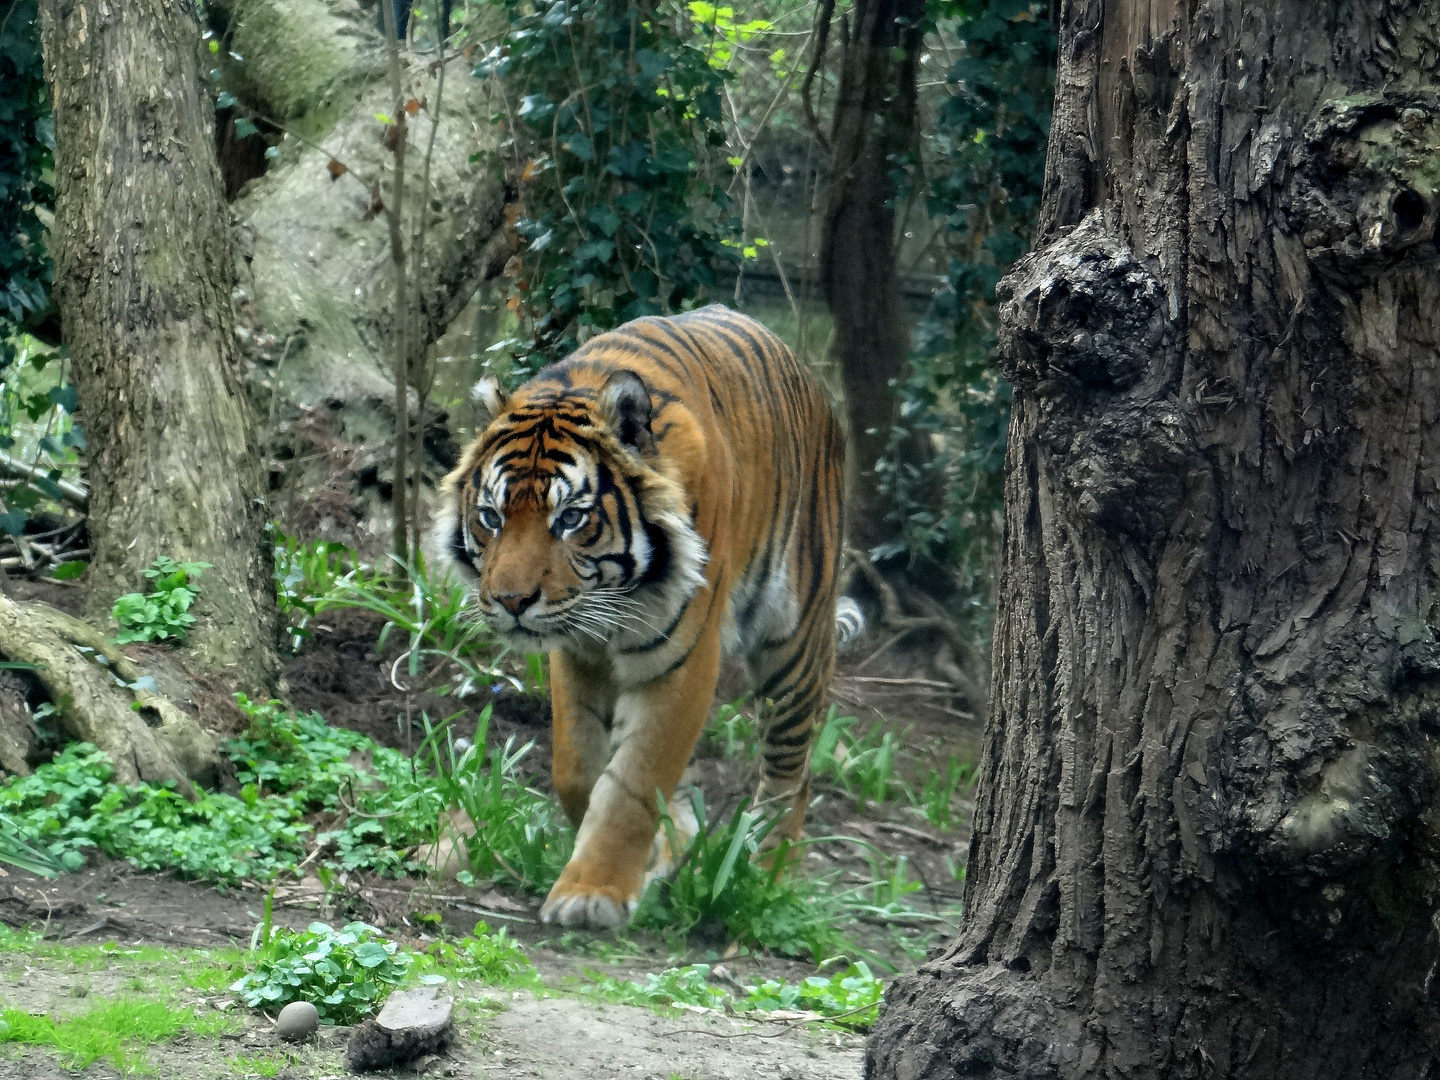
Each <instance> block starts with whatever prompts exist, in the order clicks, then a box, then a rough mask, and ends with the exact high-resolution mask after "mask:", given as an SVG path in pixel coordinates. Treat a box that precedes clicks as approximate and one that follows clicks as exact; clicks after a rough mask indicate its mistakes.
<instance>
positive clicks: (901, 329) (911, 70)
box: [820, 0, 925, 548]
mask: <svg viewBox="0 0 1440 1080" xmlns="http://www.w3.org/2000/svg"><path fill="white" fill-rule="evenodd" d="M831 10H833V5H831ZM924 16H925V3H924V0H855V3H854V4H853V6H852V8H851V10H850V13H849V15H848V17H847V18H845V19H844V20H842V41H841V49H842V54H841V71H840V89H839V95H838V97H837V100H836V103H835V114H834V121H833V125H832V131H831V137H830V141H831V147H830V156H831V165H830V192H829V196H828V199H827V202H826V206H825V216H824V221H823V224H822V227H821V236H820V272H821V282H822V286H823V288H824V293H825V302H826V304H827V305H828V306H829V308H830V315H831V318H832V319H833V321H834V324H835V338H834V342H833V344H832V346H831V353H832V355H833V356H834V357H835V360H836V362H837V363H838V364H839V366H840V372H841V376H842V378H843V380H844V385H845V402H846V412H847V415H848V418H849V427H850V442H851V446H852V447H853V453H852V455H851V461H852V462H853V463H854V467H853V470H852V476H851V482H850V489H851V490H850V492H849V493H848V494H847V496H846V500H847V501H846V506H847V509H848V519H849V520H848V523H847V528H846V534H847V536H848V537H849V539H850V541H851V542H852V543H855V544H857V545H858V546H860V547H863V548H870V547H873V546H874V545H876V544H878V543H879V542H881V541H882V540H884V539H886V538H888V537H889V536H892V535H894V533H895V531H896V530H895V527H894V525H893V523H890V522H887V520H886V518H887V512H888V511H890V510H891V509H892V508H891V507H890V506H889V504H888V503H887V501H886V499H885V498H884V496H883V495H882V494H881V492H880V491H879V488H878V486H877V482H876V477H875V475H874V470H875V465H876V463H877V462H879V461H880V460H881V459H882V458H883V457H885V456H886V454H887V452H888V451H889V448H890V439H891V430H892V428H893V427H894V425H895V421H896V419H897V417H898V415H899V399H898V398H897V397H896V395H895V393H894V390H893V384H894V383H895V382H896V381H898V380H899V379H900V377H901V376H902V375H903V373H904V370H905V355H906V352H907V351H908V349H909V345H910V334H909V330H908V328H907V327H906V325H905V309H904V304H903V302H902V301H901V298H900V283H899V278H898V272H897V268H896V265H895V255H896V242H895V240H896V238H895V199H896V195H897V192H898V185H897V184H896V182H895V174H896V172H897V171H899V170H900V169H902V168H903V167H904V161H903V159H904V158H905V156H906V155H908V154H911V153H913V152H914V150H915V148H916V122H917V119H918V117H917V112H916V76H917V72H918V70H919V62H920V46H921V40H922V37H923V30H924V25H923V20H924ZM825 17H828V16H825ZM912 442H913V441H912ZM915 450H916V447H915V446H914V445H907V446H906V447H904V448H902V451H901V458H902V460H906V461H909V462H910V463H912V464H913V463H914V459H915V458H916V457H917V456H918V455H917V454H916V453H915Z"/></svg>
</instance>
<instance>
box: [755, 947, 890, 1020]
mask: <svg viewBox="0 0 1440 1080" xmlns="http://www.w3.org/2000/svg"><path fill="white" fill-rule="evenodd" d="M884 994H885V984H884V982H882V981H881V980H880V979H877V978H876V977H875V975H874V974H873V973H872V972H871V971H870V968H869V967H867V966H866V964H865V962H864V961H863V960H862V961H857V962H855V963H853V964H850V965H847V966H846V967H845V968H844V969H843V970H841V971H837V972H835V973H834V974H833V975H829V976H826V975H811V976H810V977H809V978H808V979H805V980H803V981H802V982H800V983H798V984H795V983H782V982H778V981H776V980H774V979H767V980H766V981H764V982H762V983H761V984H760V985H759V986H752V987H750V988H749V993H748V994H747V995H746V996H745V997H744V998H742V999H741V1000H740V1001H738V1002H736V1004H735V1009H736V1011H737V1012H746V1011H752V1010H753V1011H760V1012H774V1011H776V1010H781V1009H784V1010H792V1009H794V1010H804V1011H806V1012H815V1013H819V1014H820V1015H821V1016H822V1017H825V1018H826V1019H828V1020H830V1021H831V1022H832V1023H835V1024H838V1025H840V1026H842V1027H849V1028H855V1029H856V1030H859V1031H868V1030H869V1029H870V1027H871V1025H873V1024H874V1023H875V1020H876V1017H877V1016H878V1015H879V1011H880V999H881V997H883V996H884Z"/></svg>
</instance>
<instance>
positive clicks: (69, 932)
mask: <svg viewBox="0 0 1440 1080" xmlns="http://www.w3.org/2000/svg"><path fill="white" fill-rule="evenodd" d="M277 895H278V894H277ZM483 895H484V894H482V897H483ZM264 899H265V897H264V894H263V893H262V892H261V891H260V890H257V889H243V888H242V889H231V890H228V891H225V892H219V891H217V890H215V889H207V888H205V887H203V886H200V885H193V884H187V883H184V882H180V881H176V880H174V879H173V878H170V877H166V876H160V875H153V874H140V873H137V872H135V871H133V870H132V869H131V868H130V867H129V866H128V865H126V864H123V863H107V864H104V865H101V866H97V867H92V868H90V869H87V870H84V871H82V872H80V873H77V874H71V875H67V876H65V877H63V878H60V879H58V880H56V881H53V882H46V881H43V880H41V879H37V878H34V877H33V876H31V875H29V874H25V873H23V872H18V871H10V872H8V873H7V876H6V877H5V878H4V879H0V920H3V921H5V922H7V923H10V924H12V925H26V926H30V927H33V928H36V929H39V930H41V931H42V932H43V935H44V937H45V939H46V940H48V941H53V942H56V943H59V944H63V945H84V944H89V945H101V944H104V943H107V942H108V943H112V944H113V946H115V948H114V951H113V952H107V953H106V954H105V956H104V958H103V959H102V960H101V961H99V962H98V963H96V962H85V963H77V962H75V961H74V960H67V959H65V958H64V957H63V956H60V957H52V956H49V955H36V956H29V955H16V954H11V955H9V956H5V957H3V958H0V1004H3V1005H4V1006H7V1007H12V1008H21V1009H24V1010H25V1011H27V1012H32V1013H46V1014H48V1015H51V1016H56V1017H64V1016H67V1015H74V1014H76V1013H78V1012H80V1011H81V1010H83V1009H84V1008H85V1007H87V1006H88V1005H89V1004H91V1003H92V1002H93V1001H95V1000H99V999H109V998H114V997H116V996H118V995H120V994H122V993H125V994H137V993H139V994H145V993H151V994H154V993H167V994H169V995H171V998H172V1000H175V1001H176V1002H177V1004H180V1005H193V1006H196V1007H197V1008H198V1009H200V1010H202V1011H203V1010H205V1009H216V1008H221V1009H225V1010H226V1011H227V1015H230V1016H233V1018H234V1026H235V1030H234V1031H233V1032H231V1033H227V1034H223V1035H221V1036H219V1037H218V1038H200V1037H189V1038H182V1039H180V1040H177V1041H175V1042H173V1043H167V1044H162V1045H158V1046H155V1047H152V1048H151V1049H150V1050H149V1051H148V1052H147V1054H146V1057H147V1058H148V1067H149V1068H150V1069H152V1070H153V1075H155V1076H158V1077H161V1078H162V1080H211V1078H216V1080H218V1078H222V1077H224V1078H232V1077H245V1076H261V1075H274V1076H280V1077H286V1078H289V1080H321V1078H329V1077H335V1078H338V1077H339V1076H341V1075H344V1074H345V1071H344V1064H343V1059H344V1048H345V1044H346V1041H347V1039H348V1036H349V1029H347V1028H341V1027H336V1028H323V1029H322V1030H321V1032H320V1034H319V1035H318V1036H317V1038H316V1039H315V1040H314V1041H312V1042H310V1043H307V1044H304V1045H301V1046H298V1047H294V1046H291V1045H289V1044H286V1043H282V1042H281V1041H280V1040H278V1039H277V1038H276V1037H275V1035H274V1034H273V1033H272V1031H271V1030H270V1022H269V1020H268V1019H267V1018H266V1017H264V1016H263V1015H260V1014H254V1013H249V1012H247V1011H246V1010H244V1009H243V1008H240V1007H238V1006H236V1004H235V1002H234V999H233V996H232V995H230V994H228V993H227V992H225V991H224V990H223V989H221V990H219V991H214V992H211V993H210V994H208V995H207V994H203V993H201V992H199V991H195V990H193V989H188V988H186V987H184V986H183V985H181V984H179V983H177V982H176V980H175V979H174V978H173V976H174V972H173V970H171V971H167V970H165V968H164V967H161V968H159V969H157V968H156V966H155V964H154V963H153V962H151V963H149V964H147V963H146V962H145V961H144V960H139V961H130V960H129V959H128V955H127V953H128V951H129V950H133V949H136V948H138V947H140V946H150V945H161V946H165V947H167V948H175V947H178V950H177V952H176V953H175V955H178V957H179V958H180V960H181V963H182V964H183V963H185V962H186V957H189V958H191V959H192V960H193V962H194V963H196V964H200V963H203V962H204V960H205V957H206V955H207V954H206V953H205V952H202V951H200V950H202V949H205V950H209V949H216V948H222V947H227V946H229V947H233V946H241V947H243V946H244V945H245V944H247V943H248V941H249V938H250V934H251V930H252V928H253V927H254V925H255V923H256V922H257V921H258V919H259V918H260V912H261V910H262V909H263V905H264ZM497 901H498V902H499V903H501V904H506V905H507V906H508V902H507V901H504V900H503V899H502V898H499V897H495V896H491V897H490V900H489V902H491V903H496V902H497ZM322 914H325V913H324V912H322V911H321V910H320V908H319V905H318V902H317V901H316V900H314V899H313V898H312V899H310V900H305V899H298V898H296V897H295V896H291V897H289V898H285V899H280V900H279V902H278V903H277V906H276V908H275V911H274V918H275V921H276V922H277V923H279V924H281V925H286V926H292V927H295V928H297V929H298V928H301V927H303V926H304V925H305V924H306V923H307V922H309V921H310V920H311V919H313V918H315V917H316V916H317V915H322ZM500 914H502V915H504V914H508V913H505V912H501V913H500ZM494 917H495V916H494V914H493V913H492V914H491V918H492V919H493V918H494ZM511 917H512V918H513V917H514V916H513V914H512V915H511ZM509 925H512V926H515V925H518V924H515V923H511V924H509ZM399 929H400V932H399V933H397V934H396V936H397V937H398V938H399V939H400V940H401V941H402V942H403V943H405V944H407V945H412V946H423V945H424V944H425V943H426V940H428V939H426V938H422V937H420V936H418V935H417V936H407V935H406V934H405V933H404V931H403V927H401V928H399ZM392 932H393V930H392ZM522 936H523V937H525V938H531V937H533V935H531V934H525V935H522ZM596 940H599V939H596ZM528 951H530V953H531V956H532V958H533V959H534V960H535V961H536V962H537V966H538V967H539V968H540V970H541V972H542V974H543V975H544V976H545V979H546V982H547V984H549V985H551V986H555V987H560V988H562V989H563V987H564V986H565V984H566V983H567V982H569V983H573V982H574V981H575V972H576V971H577V969H578V968H577V965H578V964H580V963H582V962H583V963H584V966H585V967H586V968H590V969H594V970H599V969H604V970H606V971H609V972H616V973H623V972H626V971H630V970H632V969H633V970H634V971H635V972H636V973H638V972H639V971H640V970H642V969H645V970H653V969H654V968H655V967H656V966H657V962H658V961H659V959H660V958H650V959H649V960H648V961H647V959H646V958H643V957H640V956H629V957H626V956H619V957H617V958H614V959H612V960H611V961H609V962H607V961H604V960H599V959H596V958H594V957H590V958H589V959H584V950H583V949H582V950H580V951H579V952H568V951H564V950H561V949H558V948H554V947H546V946H544V945H542V946H540V947H538V948H534V947H532V948H531V949H530V950H528ZM731 965H732V967H740V966H741V965H739V964H736V962H735V961H733V960H732V961H731ZM764 966H765V972H766V974H767V975H777V976H783V975H786V974H789V975H790V976H791V977H796V976H797V973H798V975H800V976H803V974H805V973H808V968H806V967H805V966H804V965H787V964H785V963H784V962H778V963H777V962H775V961H773V960H771V961H767V962H765V964H764ZM792 966H793V968H794V969H795V970H794V971H787V968H790V967H792ZM453 992H454V994H455V997H456V1001H457V1015H458V1025H457V1029H458V1037H457V1039H456V1041H455V1043H454V1044H453V1045H452V1046H451V1047H450V1049H449V1050H448V1051H447V1052H446V1053H445V1054H444V1055H440V1056H438V1057H436V1058H435V1059H434V1060H429V1061H425V1062H422V1064H423V1066H424V1069H425V1071H426V1072H428V1073H429V1074H431V1075H436V1076H451V1077H459V1078H478V1077H482V1076H516V1077H535V1078H542V1080H612V1078H613V1080H620V1078H625V1080H650V1078H654V1080H674V1078H676V1077H680V1078H683V1080H748V1078H751V1077H753V1078H756V1080H761V1078H763V1080H839V1078H844V1077H858V1076H859V1075H860V1058H861V1048H862V1046H863V1040H862V1039H861V1038H860V1037H859V1036H856V1035H850V1034H842V1033H837V1032H833V1031H816V1030H815V1029H814V1028H813V1027H810V1026H807V1025H803V1024H800V1025H797V1024H795V1023H794V1022H793V1021H791V1022H783V1021H782V1022H774V1023H764V1022H760V1023H755V1022H750V1021H749V1020H746V1021H741V1020H739V1019H736V1018H732V1017H729V1016H725V1015H722V1014H716V1013H705V1014H702V1015H696V1014H693V1013H687V1012H683V1011H679V1010H677V1011H674V1012H672V1013H668V1014H661V1013H657V1012H652V1011H650V1010H648V1009H641V1008H633V1007H629V1006H621V1005H612V1004H605V1003H601V1002H596V1001H592V1000H584V999H580V998H578V997H575V996H569V995H564V994H563V993H562V994H561V995H558V996H553V997H541V998H536V997H535V996H534V995H533V994H531V993H529V992H511V991H505V990H496V989H491V988H480V987H473V986H472V987H468V988H467V987H466V986H464V984H461V985H460V986H459V987H456V988H454V990H453ZM262 1070H264V1071H262ZM269 1070H274V1071H269ZM74 1075H76V1074H75V1073H73V1072H69V1071H67V1070H65V1069H64V1068H63V1067H62V1066H61V1064H60V1063H59V1062H58V1061H57V1060H56V1058H55V1056H54V1055H53V1054H51V1053H47V1052H45V1051H43V1050H37V1049H32V1048H16V1047H6V1046H0V1080H60V1078H62V1077H71V1076H74ZM80 1075H82V1076H84V1077H86V1078H89V1080H110V1078H111V1077H119V1076H121V1075H122V1073H121V1072H120V1071H118V1070H117V1069H116V1068H115V1067H114V1066H113V1065H111V1064H110V1063H108V1062H101V1063H96V1064H94V1065H91V1066H90V1067H89V1068H88V1069H85V1070H84V1071H83V1072H82V1073H81V1074H80ZM378 1075H414V1072H413V1071H412V1072H405V1073H394V1074H388V1073H387V1074H378Z"/></svg>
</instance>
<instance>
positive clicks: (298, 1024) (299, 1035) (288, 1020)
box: [275, 1001, 320, 1042]
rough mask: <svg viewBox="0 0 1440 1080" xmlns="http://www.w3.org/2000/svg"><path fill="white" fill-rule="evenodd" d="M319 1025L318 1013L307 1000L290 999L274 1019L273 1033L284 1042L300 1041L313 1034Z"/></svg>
mask: <svg viewBox="0 0 1440 1080" xmlns="http://www.w3.org/2000/svg"><path fill="white" fill-rule="evenodd" d="M319 1026H320V1013H319V1012H318V1011H317V1010H316V1008H315V1006H314V1005H311V1004H310V1002H308V1001H292V1002H291V1003H290V1004H289V1005H286V1006H285V1007H284V1008H283V1009H281V1010H280V1018H279V1019H278V1020H276V1021H275V1034H276V1035H278V1036H279V1037H280V1038H282V1039H284V1040H285V1041H286V1042H301V1041H303V1040H305V1039H308V1038H310V1036H311V1035H314V1034H315V1030H316V1029H317V1028H318V1027H319Z"/></svg>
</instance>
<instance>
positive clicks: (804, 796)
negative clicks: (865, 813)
mask: <svg viewBox="0 0 1440 1080" xmlns="http://www.w3.org/2000/svg"><path fill="white" fill-rule="evenodd" d="M833 607H834V603H833V598H831V597H828V596H826V597H820V598H817V600H816V601H815V602H814V603H813V604H812V609H811V610H810V611H808V612H805V613H804V614H803V615H802V618H801V621H800V625H799V626H798V627H797V628H796V629H795V631H794V633H793V634H792V635H790V636H789V637H787V638H786V639H785V640H782V641H762V642H760V643H759V645H758V646H757V647H756V648H754V649H752V650H751V652H750V654H749V657H748V659H749V664H750V671H751V674H752V676H753V678H754V680H755V688H756V694H755V696H756V699H757V701H758V702H759V705H760V725H761V732H760V752H761V761H760V788H759V791H758V792H757V793H756V799H755V801H756V805H757V807H758V808H760V809H762V810H770V811H772V812H773V811H779V812H781V813H782V814H783V816H782V817H781V819H780V821H779V822H778V823H777V824H776V826H775V828H774V829H773V830H771V832H770V835H769V836H768V837H767V840H766V847H767V848H772V847H775V846H776V845H778V844H779V843H780V842H781V841H784V840H790V841H792V842H793V841H798V840H800V838H801V836H802V835H803V834H804V831H805V810H806V808H807V807H808V806H809V804H810V747H811V744H812V743H813V742H814V738H815V733H816V731H817V729H818V725H819V721H820V716H821V714H822V712H823V710H824V707H825V691H826V689H827V688H828V687H829V685H830V675H831V672H832V670H833V669H834V666H835V638H834V613H833V610H832V609H833ZM816 609H818V610H816ZM822 612H823V614H821V613H822Z"/></svg>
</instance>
